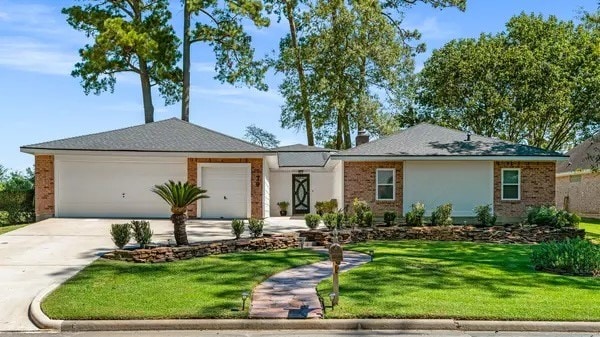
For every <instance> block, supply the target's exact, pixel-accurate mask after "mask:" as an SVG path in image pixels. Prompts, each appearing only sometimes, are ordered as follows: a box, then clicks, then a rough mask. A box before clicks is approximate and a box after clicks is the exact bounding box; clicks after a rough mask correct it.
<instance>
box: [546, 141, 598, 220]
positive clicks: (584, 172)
mask: <svg viewBox="0 0 600 337" xmlns="http://www.w3.org/2000/svg"><path fill="white" fill-rule="evenodd" d="M567 155H568V156H569V160H568V161H563V162H560V163H558V164H557V166H556V205H557V207H559V208H562V209H565V210H568V211H570V212H575V213H577V214H580V215H583V216H587V217H595V218H600V172H599V171H598V170H597V165H600V163H597V162H596V161H597V160H598V158H599V157H598V156H600V133H599V134H597V135H595V136H593V137H590V138H588V139H586V140H585V141H583V142H582V143H581V144H579V145H577V146H576V147H574V148H573V149H571V150H570V151H569V152H567Z"/></svg>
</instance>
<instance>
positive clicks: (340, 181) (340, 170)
mask: <svg viewBox="0 0 600 337" xmlns="http://www.w3.org/2000/svg"><path fill="white" fill-rule="evenodd" d="M336 162H337V165H336V166H335V167H334V168H333V198H334V199H337V201H338V208H343V207H344V163H343V162H341V161H338V160H336Z"/></svg>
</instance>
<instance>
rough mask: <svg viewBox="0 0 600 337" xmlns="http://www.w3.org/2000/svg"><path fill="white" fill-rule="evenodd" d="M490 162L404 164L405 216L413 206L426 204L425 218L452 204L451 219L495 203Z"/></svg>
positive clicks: (409, 162)
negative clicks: (447, 204) (477, 207)
mask: <svg viewBox="0 0 600 337" xmlns="http://www.w3.org/2000/svg"><path fill="white" fill-rule="evenodd" d="M493 182H494V163H493V162H491V161H481V162H479V161H405V162H404V193H403V195H404V203H403V208H404V213H405V214H406V212H407V211H409V210H410V207H411V205H412V204H413V203H416V202H422V203H424V204H425V209H426V215H431V211H433V210H434V209H435V208H436V207H437V206H439V205H442V204H445V203H452V205H453V212H452V215H453V216H473V215H474V212H473V208H474V207H476V206H479V205H485V204H491V205H493V204H494V186H493Z"/></svg>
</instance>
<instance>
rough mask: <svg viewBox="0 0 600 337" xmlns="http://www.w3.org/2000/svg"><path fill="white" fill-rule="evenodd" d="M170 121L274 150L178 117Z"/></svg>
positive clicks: (262, 148) (265, 149)
mask: <svg viewBox="0 0 600 337" xmlns="http://www.w3.org/2000/svg"><path fill="white" fill-rule="evenodd" d="M170 119H174V120H177V121H179V122H182V123H186V124H189V125H191V126H194V127H196V128H199V129H203V130H206V131H209V132H213V133H216V134H218V135H221V136H225V137H227V138H230V139H233V140H237V141H240V142H243V143H246V144H248V145H252V146H255V147H258V148H259V149H261V150H264V151H273V150H271V149H268V148H266V147H262V146H260V145H257V144H254V143H251V142H249V141H246V140H243V139H240V138H237V137H233V136H230V135H227V134H224V133H222V132H219V131H215V130H212V129H209V128H206V127H204V126H200V125H198V124H194V123H191V122H187V121H184V120H181V119H179V118H177V117H173V118H170Z"/></svg>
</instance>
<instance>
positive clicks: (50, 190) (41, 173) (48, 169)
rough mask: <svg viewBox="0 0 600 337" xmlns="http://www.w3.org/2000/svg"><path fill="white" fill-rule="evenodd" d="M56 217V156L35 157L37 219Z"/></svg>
mask: <svg viewBox="0 0 600 337" xmlns="http://www.w3.org/2000/svg"><path fill="white" fill-rule="evenodd" d="M53 216H54V156H52V155H36V156H35V219H36V221H40V220H44V219H47V218H51V217H53Z"/></svg>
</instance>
